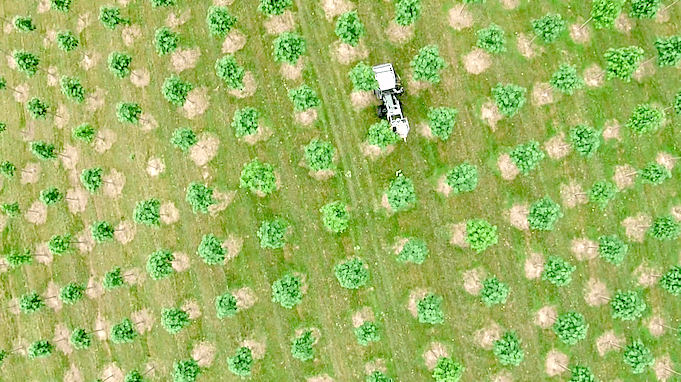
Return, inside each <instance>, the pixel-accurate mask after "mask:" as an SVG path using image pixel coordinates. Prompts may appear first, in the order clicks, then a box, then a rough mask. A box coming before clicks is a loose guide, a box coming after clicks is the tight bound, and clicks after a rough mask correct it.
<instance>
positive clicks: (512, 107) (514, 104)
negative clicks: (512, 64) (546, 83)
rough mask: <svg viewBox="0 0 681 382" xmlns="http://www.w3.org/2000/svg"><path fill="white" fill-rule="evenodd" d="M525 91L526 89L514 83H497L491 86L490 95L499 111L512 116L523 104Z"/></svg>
mask: <svg viewBox="0 0 681 382" xmlns="http://www.w3.org/2000/svg"><path fill="white" fill-rule="evenodd" d="M526 92H527V89H525V88H524V87H522V86H518V85H514V84H506V85H504V84H497V86H495V87H493V88H492V96H493V97H494V102H495V103H496V104H497V107H498V108H499V113H501V114H503V115H505V116H507V117H513V116H514V115H516V113H517V112H518V110H520V108H522V107H523V106H524V105H525V102H526V99H525V93H526Z"/></svg>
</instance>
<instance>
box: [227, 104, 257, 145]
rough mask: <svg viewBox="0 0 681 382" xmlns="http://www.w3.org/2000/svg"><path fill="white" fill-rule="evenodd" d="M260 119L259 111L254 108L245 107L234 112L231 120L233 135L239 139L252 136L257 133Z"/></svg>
mask: <svg viewBox="0 0 681 382" xmlns="http://www.w3.org/2000/svg"><path fill="white" fill-rule="evenodd" d="M259 119H260V111H258V109H256V108H254V107H250V106H246V107H244V108H242V109H237V110H236V111H235V112H234V118H233V119H232V128H233V129H234V135H236V136H237V138H241V137H244V136H247V135H253V134H255V133H256V132H257V131H258V120H259Z"/></svg>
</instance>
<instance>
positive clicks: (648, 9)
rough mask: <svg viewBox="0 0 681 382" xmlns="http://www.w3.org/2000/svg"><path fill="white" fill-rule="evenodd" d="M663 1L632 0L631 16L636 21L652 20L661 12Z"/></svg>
mask: <svg viewBox="0 0 681 382" xmlns="http://www.w3.org/2000/svg"><path fill="white" fill-rule="evenodd" d="M661 4H662V0H631V8H630V9H629V16H630V17H633V18H635V19H652V18H653V17H655V15H656V14H657V11H659V10H660V5H661Z"/></svg>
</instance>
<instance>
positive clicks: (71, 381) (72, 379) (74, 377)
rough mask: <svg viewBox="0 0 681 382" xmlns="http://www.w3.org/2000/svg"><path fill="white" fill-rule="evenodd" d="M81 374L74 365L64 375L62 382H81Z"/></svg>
mask: <svg viewBox="0 0 681 382" xmlns="http://www.w3.org/2000/svg"><path fill="white" fill-rule="evenodd" d="M83 380H84V379H83V373H81V372H80V370H79V369H78V367H76V364H75V363H72V364H71V367H70V368H69V369H68V370H66V373H64V382H83Z"/></svg>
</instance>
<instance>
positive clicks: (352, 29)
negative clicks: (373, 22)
mask: <svg viewBox="0 0 681 382" xmlns="http://www.w3.org/2000/svg"><path fill="white" fill-rule="evenodd" d="M364 33H365V30H364V24H362V21H361V20H360V19H359V15H358V14H357V11H350V12H345V13H343V14H342V15H341V16H340V17H339V18H338V21H336V36H338V38H339V39H340V40H341V41H343V42H344V43H346V44H349V45H352V46H357V45H358V44H359V40H360V39H361V38H362V37H363V36H364Z"/></svg>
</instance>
